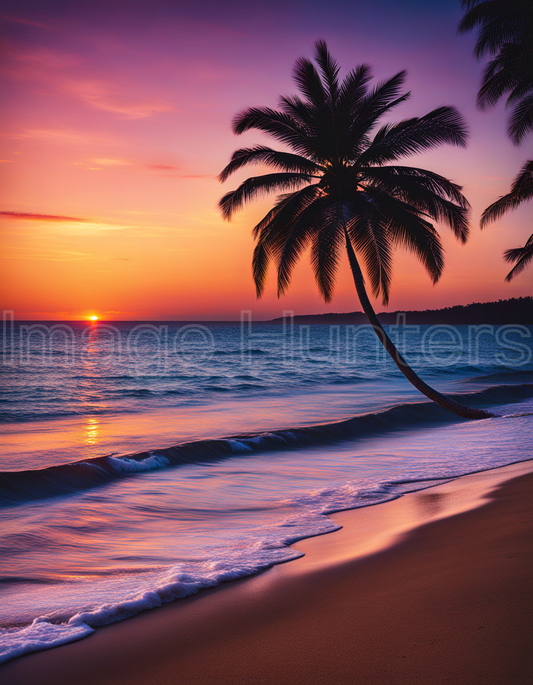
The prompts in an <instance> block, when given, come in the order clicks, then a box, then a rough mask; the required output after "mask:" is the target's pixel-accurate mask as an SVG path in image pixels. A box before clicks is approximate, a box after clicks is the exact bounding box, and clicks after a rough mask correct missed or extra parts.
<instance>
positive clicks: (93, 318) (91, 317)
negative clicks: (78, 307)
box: [89, 314, 98, 321]
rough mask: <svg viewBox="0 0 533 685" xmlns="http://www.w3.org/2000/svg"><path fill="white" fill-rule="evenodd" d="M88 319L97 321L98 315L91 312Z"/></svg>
mask: <svg viewBox="0 0 533 685" xmlns="http://www.w3.org/2000/svg"><path fill="white" fill-rule="evenodd" d="M89 320H90V321H98V317H97V316H95V315H94V314H93V316H90V317H89Z"/></svg>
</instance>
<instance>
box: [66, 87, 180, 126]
mask: <svg viewBox="0 0 533 685" xmlns="http://www.w3.org/2000/svg"><path fill="white" fill-rule="evenodd" d="M62 88H63V89H64V90H65V91H68V92H70V93H72V94H73V95H75V96H77V97H78V98H80V99H81V100H83V101H84V102H86V103H87V104H89V105H91V106H92V107H96V108H97V109H102V110H104V111H106V112H112V113H113V114H120V115H121V116H123V117H124V118H126V119H144V118H146V117H151V116H153V115H154V114H158V113H159V112H168V111H170V110H171V109H172V107H171V106H170V105H168V104H167V103H165V102H161V101H157V100H153V99H150V98H140V99H138V98H132V97H128V96H124V95H117V94H116V90H117V88H116V87H113V88H112V87H111V86H110V85H107V84H106V83H104V82H103V81H101V80H99V81H94V80H68V81H67V80H66V81H65V82H64V83H63V86H62Z"/></svg>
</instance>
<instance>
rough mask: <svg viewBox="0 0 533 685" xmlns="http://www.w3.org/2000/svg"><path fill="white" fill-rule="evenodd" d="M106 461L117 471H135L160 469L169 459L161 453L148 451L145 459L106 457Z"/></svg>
mask: <svg viewBox="0 0 533 685" xmlns="http://www.w3.org/2000/svg"><path fill="white" fill-rule="evenodd" d="M107 461H108V463H109V464H110V465H111V466H112V467H113V469H114V470H115V471H118V473H136V472H141V471H154V470H155V469H162V468H165V466H168V465H169V464H170V461H169V460H168V459H167V458H166V457H163V456H162V455H161V454H157V453H155V452H152V453H150V456H149V457H146V459H142V460H138V459H130V458H129V457H107Z"/></svg>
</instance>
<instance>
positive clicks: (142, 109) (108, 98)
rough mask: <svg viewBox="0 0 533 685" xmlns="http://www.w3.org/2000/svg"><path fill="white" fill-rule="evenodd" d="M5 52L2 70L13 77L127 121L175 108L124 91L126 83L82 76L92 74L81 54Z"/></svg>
mask: <svg viewBox="0 0 533 685" xmlns="http://www.w3.org/2000/svg"><path fill="white" fill-rule="evenodd" d="M2 53H3V62H2V71H3V72H4V73H6V74H8V75H9V76H11V77H12V78H15V79H23V80H28V81H34V82H37V83H38V84H39V86H40V87H41V86H42V85H43V84H46V85H47V86H48V87H49V88H51V89H54V90H55V91H57V92H59V93H63V94H66V95H70V96H71V97H75V98H76V99H78V100H81V101H83V102H85V103H86V104H88V105H90V106H91V107H95V108H97V109H101V110H104V111H106V112H112V113H113V114H117V115H119V116H121V117H123V118H126V119H144V118H146V117H151V116H153V115H154V114H157V113H160V112H168V111H169V110H171V109H173V107H171V106H170V105H169V104H168V103H167V102H163V101H161V100H157V99H154V98H150V97H146V96H144V97H139V96H138V95H137V94H135V95H132V94H130V93H128V92H125V91H124V87H125V86H124V83H118V82H113V81H112V80H110V79H108V78H87V77H86V76H85V77H84V76H82V75H81V70H82V69H83V70H84V71H85V72H86V73H90V72H88V71H87V70H90V63H89V62H88V61H87V60H86V59H84V58H82V57H81V56H80V55H76V54H73V53H67V52H61V51H59V50H54V49H50V48H45V47H33V46H32V47H31V48H28V47H24V48H22V47H14V46H11V45H6V46H5V47H3V48H2Z"/></svg>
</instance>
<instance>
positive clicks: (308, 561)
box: [0, 461, 533, 685]
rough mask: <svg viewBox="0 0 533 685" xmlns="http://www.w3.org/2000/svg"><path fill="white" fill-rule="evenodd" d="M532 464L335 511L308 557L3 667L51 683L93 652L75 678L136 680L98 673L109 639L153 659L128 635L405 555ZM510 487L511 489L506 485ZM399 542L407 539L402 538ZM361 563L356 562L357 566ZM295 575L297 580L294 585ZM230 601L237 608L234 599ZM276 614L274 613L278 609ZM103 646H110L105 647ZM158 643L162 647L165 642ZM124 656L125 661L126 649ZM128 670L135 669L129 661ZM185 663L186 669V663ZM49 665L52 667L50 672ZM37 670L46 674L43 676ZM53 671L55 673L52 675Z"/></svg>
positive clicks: (179, 625) (179, 624) (15, 676)
mask: <svg viewBox="0 0 533 685" xmlns="http://www.w3.org/2000/svg"><path fill="white" fill-rule="evenodd" d="M532 471H533V462H531V461H529V462H521V463H519V464H512V465H509V466H506V467H502V468H498V469H493V470H490V471H483V472H480V473H476V474H472V475H469V476H464V477H462V478H459V479H457V480H454V481H451V482H448V483H445V484H443V485H439V486H435V487H433V488H428V489H426V490H422V491H418V492H415V493H411V494H407V495H404V496H402V497H400V498H398V499H396V500H393V501H389V502H386V503H382V504H378V505H375V506H370V507H364V508H360V509H355V510H350V511H345V512H341V513H339V514H334V515H333V519H334V520H335V522H336V523H338V524H341V525H342V526H343V528H342V530H340V531H338V532H336V533H335V534H334V535H323V536H319V537H315V538H309V539H307V540H303V541H300V542H298V543H296V544H295V545H294V547H295V548H296V549H298V551H303V552H305V557H302V558H301V559H298V560H295V561H292V562H290V563H287V564H282V565H279V566H276V567H274V568H272V569H270V570H269V571H267V572H265V573H263V574H261V575H259V576H255V577H253V578H250V579H247V580H245V581H240V582H239V583H231V584H229V585H227V584H226V585H224V586H223V589H222V591H221V590H220V589H218V590H208V591H204V592H202V593H201V594H200V595H199V596H197V597H196V598H194V599H185V600H181V601H180V602H177V603H173V604H172V605H167V606H166V607H165V608H163V609H160V610H159V611H151V612H148V613H145V614H141V615H139V616H138V617H136V618H135V620H129V621H125V622H123V623H119V624H116V625H114V626H110V627H108V628H100V629H98V630H97V631H96V633H95V634H94V635H93V636H91V637H90V638H89V639H87V640H83V641H82V642H79V643H72V644H71V645H68V646H65V647H62V648H61V649H54V650H50V651H47V652H40V653H37V654H33V655H30V656H27V657H24V658H23V659H17V660H15V661H12V662H10V663H9V664H6V665H5V666H3V667H0V674H1V675H2V677H3V681H4V682H6V683H11V682H12V683H15V682H27V683H43V685H44V683H46V682H55V683H61V682H67V680H68V677H70V679H71V681H72V678H73V677H74V676H73V674H72V672H70V676H68V677H67V673H68V672H69V668H72V667H73V665H74V664H75V663H76V662H77V661H78V659H81V660H82V662H83V663H84V662H85V660H86V659H87V660H88V662H87V663H88V671H87V674H90V673H93V679H91V677H90V675H87V677H86V676H83V678H84V679H83V680H80V679H79V677H80V673H79V671H77V669H76V671H77V676H76V678H75V679H76V680H77V682H87V683H88V682H96V680H98V682H109V683H119V682H132V681H130V680H122V676H121V677H118V672H117V673H115V675H114V676H113V675H112V674H107V675H106V674H105V673H103V672H98V673H96V672H95V671H94V668H95V667H94V665H93V666H90V664H91V663H92V662H93V661H95V660H96V661H98V660H101V659H103V661H104V662H105V661H106V659H108V658H111V652H110V651H109V647H108V646H107V643H108V641H111V642H110V644H113V645H115V646H116V645H117V644H119V645H120V650H121V651H120V653H121V654H123V656H124V658H125V660H124V665H126V663H127V662H128V663H129V659H130V657H131V658H132V659H133V661H134V662H135V661H136V659H137V658H140V656H139V657H137V656H135V654H131V653H130V652H131V651H132V649H133V651H134V652H135V653H137V652H139V653H140V654H141V655H142V654H144V656H143V657H142V660H143V663H144V660H146V659H147V660H148V661H150V659H151V657H150V654H151V652H152V649H153V647H154V645H153V644H152V643H151V642H150V640H148V643H146V642H145V640H144V637H143V639H142V647H140V643H138V641H137V648H135V647H134V646H132V644H135V641H134V643H129V642H128V641H129V639H131V638H133V633H135V634H136V635H143V636H145V635H146V631H147V630H148V633H149V635H152V633H153V631H156V632H159V634H160V635H161V631H163V634H164V635H165V638H164V642H166V641H168V640H169V639H170V635H171V634H173V631H177V633H176V636H175V637H176V639H177V640H178V643H179V640H180V639H183V638H184V634H185V633H186V628H187V625H189V626H190V627H191V628H193V627H194V626H197V627H199V628H201V629H202V630H204V631H205V629H206V628H207V627H208V626H206V625H204V623H205V621H204V623H202V620H203V619H202V617H204V618H205V616H206V615H209V616H210V618H209V626H213V625H214V624H213V621H215V624H216V621H217V620H218V621H219V623H220V621H222V624H224V623H225V622H226V620H228V614H227V611H228V610H229V611H230V613H231V612H232V611H233V612H235V611H237V613H239V611H240V610H238V608H239V606H241V604H242V606H243V607H244V608H245V607H246V606H247V605H248V604H249V603H250V602H252V603H254V602H259V603H260V604H261V601H262V602H263V605H264V604H265V602H266V603H267V604H268V603H269V602H274V604H279V597H280V593H281V595H283V593H284V592H285V591H286V589H287V588H288V587H289V586H292V587H293V589H294V588H299V587H300V585H303V586H305V585H306V584H309V583H311V584H316V582H317V579H318V577H319V576H323V575H324V574H326V583H327V586H329V581H327V576H328V574H333V575H335V574H338V573H339V572H340V570H341V569H346V567H348V566H349V567H353V569H354V572H355V573H357V572H358V565H359V564H362V565H365V564H367V565H368V564H371V565H372V564H373V563H376V560H380V559H381V558H383V557H386V556H387V555H389V556H390V555H393V556H394V555H397V554H400V555H401V554H402V549H405V547H406V545H407V546H409V545H412V544H413V541H414V542H415V543H416V540H417V539H418V538H419V537H420V536H421V535H426V536H427V531H428V530H430V529H431V528H432V527H434V526H435V525H437V526H438V525H445V526H448V527H451V528H454V527H455V528H457V522H458V521H459V520H460V519H461V516H471V515H481V519H483V518H484V517H483V512H485V511H486V510H487V508H488V506H490V505H487V506H485V507H481V509H479V507H480V505H482V504H483V503H484V502H485V503H486V502H487V500H489V501H490V502H491V504H492V503H493V502H492V498H493V497H494V495H493V494H492V495H491V494H490V493H491V492H493V491H494V489H495V488H496V489H497V488H498V487H499V486H500V485H501V484H502V483H506V482H507V481H509V480H510V479H516V477H517V476H519V475H523V474H530V473H531V472H532ZM529 477H530V476H529ZM516 482H517V481H516ZM503 489H505V485H504V486H503ZM461 512H462V513H461ZM439 519H440V520H439ZM431 521H432V522H433V523H431V524H430V525H429V526H426V525H424V524H425V523H428V522H431ZM397 542H400V543H401V544H394V543H397ZM378 550H384V551H382V553H381V554H375V552H376V551H378ZM368 555H371V556H368ZM354 564H355V566H353V565H354ZM295 583H296V585H294V584H295ZM208 595H209V596H208ZM268 598H270V600H269V599H268ZM228 602H230V603H231V606H233V607H234V609H231V608H230V607H229V604H228ZM244 608H243V609H242V610H244ZM256 609H257V607H256ZM262 609H263V611H265V610H266V609H267V606H262ZM221 611H222V612H223V613H221ZM267 613H268V612H267ZM268 615H269V616H270V614H268ZM217 617H218V618H217ZM230 618H231V616H230ZM270 620H271V618H268V620H267V615H266V614H265V621H266V623H265V625H268V622H269V621H270ZM262 622H263V621H262V619H260V618H258V619H257V625H256V629H257V630H258V631H259V633H261V631H262V629H263V628H262ZM200 624H201V625H200ZM157 626H159V628H158V627H157ZM202 626H203V628H202ZM220 627H222V626H220ZM209 630H211V633H212V631H213V630H214V628H212V627H211V628H209ZM209 630H208V632H209ZM132 631H133V633H132ZM168 631H170V633H169V632H168ZM184 631H185V633H184ZM222 632H224V631H222ZM211 633H210V635H211ZM180 636H181V637H180ZM202 639H203V640H204V642H205V644H206V649H207V652H206V655H207V653H208V652H209V650H210V649H212V648H213V636H212V635H211V637H209V636H208V635H204V637H203V638H202ZM128 644H129V646H128ZM209 645H211V646H209ZM196 649H197V651H198V650H199V651H198V654H199V655H200V656H201V654H202V649H201V646H200V645H199V646H198V647H197V648H196ZM101 650H104V654H103V655H102V653H101ZM124 650H126V654H124ZM157 651H158V653H159V652H160V649H158V650H157ZM106 655H107V656H106ZM73 659H74V661H73ZM120 661H121V662H122V661H123V659H122V657H121V658H120ZM188 661H190V659H189V660H188ZM202 661H203V657H202ZM89 666H90V667H89ZM152 667H153V668H155V669H156V671H157V672H158V673H160V671H161V669H160V668H159V667H157V665H156V664H155V663H154V664H152V666H151V668H152ZM213 667H214V666H213ZM43 669H44V670H43ZM83 670H85V667H84V669H83ZM127 670H128V671H129V672H130V677H132V673H131V669H130V667H129V666H128V667H127ZM179 670H180V671H181V669H179ZM44 672H46V674H47V675H46V677H45V679H44V680H43V673H44ZM37 674H39V676H38V677H37ZM48 674H50V678H49V679H48ZM82 675H83V674H82ZM167 675H168V674H167ZM181 675H183V673H181ZM254 677H255V676H254ZM176 678H177V680H176V682H178V681H179V682H182V680H181V677H180V678H178V672H176ZM139 682H140V681H139ZM151 682H159V680H157V678H156V679H155V680H153V681H152V680H151ZM161 682H162V681H161ZM183 682H188V681H187V680H185V681H183ZM191 682H192V681H191ZM197 682H215V680H213V681H211V680H209V678H207V679H205V680H201V679H200V680H198V681H197ZM241 682H246V681H241ZM250 682H251V681H250ZM254 682H255V680H254ZM265 682H267V681H265ZM300 682H303V681H300ZM435 682H440V681H435ZM513 682H515V681H513Z"/></svg>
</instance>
